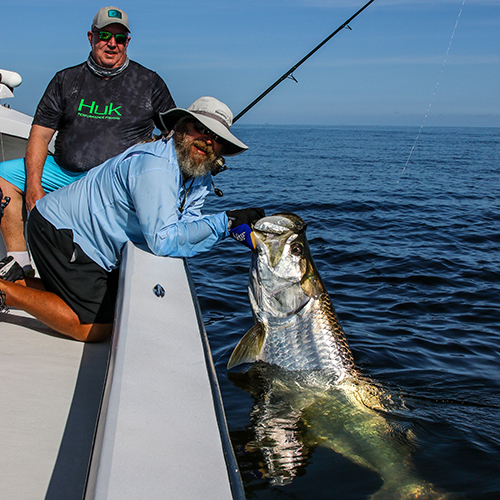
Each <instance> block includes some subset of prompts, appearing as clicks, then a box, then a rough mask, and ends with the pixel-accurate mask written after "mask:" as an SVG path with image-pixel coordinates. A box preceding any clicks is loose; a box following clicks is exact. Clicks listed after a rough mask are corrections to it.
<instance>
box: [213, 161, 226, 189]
mask: <svg viewBox="0 0 500 500" xmlns="http://www.w3.org/2000/svg"><path fill="white" fill-rule="evenodd" d="M224 170H227V165H226V160H225V159H224V158H223V157H222V156H221V157H220V158H217V160H216V161H215V166H214V167H213V168H212V176H215V175H217V174H220V173H221V172H224ZM212 186H213V188H214V193H215V195H216V196H218V197H219V198H222V197H223V196H224V193H223V192H222V191H221V190H220V189H219V188H216V187H215V184H214V181H212Z"/></svg>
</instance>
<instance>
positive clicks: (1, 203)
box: [0, 189, 10, 219]
mask: <svg viewBox="0 0 500 500" xmlns="http://www.w3.org/2000/svg"><path fill="white" fill-rule="evenodd" d="M9 202H10V197H9V196H6V197H5V198H4V197H3V192H2V190H1V189H0V219H1V218H2V217H3V211H4V210H5V207H6V206H7V205H8V204H9Z"/></svg>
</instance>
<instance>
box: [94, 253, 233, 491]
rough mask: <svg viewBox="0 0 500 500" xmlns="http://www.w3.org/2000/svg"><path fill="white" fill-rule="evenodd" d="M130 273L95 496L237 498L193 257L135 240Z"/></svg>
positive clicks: (126, 268)
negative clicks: (188, 264) (190, 276)
mask: <svg viewBox="0 0 500 500" xmlns="http://www.w3.org/2000/svg"><path fill="white" fill-rule="evenodd" d="M121 272H122V276H123V273H125V276H126V280H125V291H124V294H123V296H122V297H121V299H120V300H121V302H122V303H121V304H120V303H119V304H117V309H118V311H120V310H121V312H120V313H119V317H118V318H117V323H116V324H117V328H116V331H115V341H116V345H114V346H113V356H114V359H112V361H111V365H110V366H113V370H112V373H111V372H110V377H111V376H112V383H111V387H110V391H109V404H108V407H107V412H106V416H105V429H104V433H103V435H102V447H101V449H100V454H99V453H97V455H98V456H95V457H94V460H98V461H99V462H98V466H97V467H98V469H97V476H96V480H95V485H93V484H91V485H89V490H88V491H87V496H86V498H87V499H90V498H96V499H98V500H104V499H107V500H114V499H117V500H118V499H120V500H121V499H123V498H147V499H148V500H153V499H162V500H163V499H165V498H169V499H183V500H184V499H199V498H203V499H217V500H222V499H225V498H228V499H229V498H232V495H231V490H230V485H229V480H228V473H227V468H226V464H225V460H224V454H223V449H222V445H221V439H220V433H219V428H218V424H217V421H216V417H215V412H214V404H213V398H212V393H211V387H210V382H209V379H208V372H207V366H206V362H205V355H204V351H203V345H202V340H201V337H200V332H199V329H198V323H197V318H196V312H195V309H194V305H193V300H192V296H191V293H190V289H189V283H188V281H187V277H186V272H185V269H184V262H183V261H182V259H171V258H165V257H156V256H154V255H152V254H149V253H146V252H143V251H141V250H139V249H137V248H136V247H134V246H133V245H132V244H128V246H127V247H126V249H125V256H124V262H123V264H122V270H121ZM156 284H160V285H161V286H162V287H163V288H164V289H165V297H163V298H158V297H157V296H156V295H155V294H154V293H153V288H154V286H155V285H156ZM108 380H110V378H108ZM102 422H103V416H101V422H100V425H101V423H102ZM96 451H97V452H99V450H96ZM95 466H96V463H94V462H93V464H92V467H95ZM94 486H95V489H94ZM94 493H95V495H94Z"/></svg>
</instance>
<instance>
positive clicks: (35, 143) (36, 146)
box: [26, 136, 48, 186]
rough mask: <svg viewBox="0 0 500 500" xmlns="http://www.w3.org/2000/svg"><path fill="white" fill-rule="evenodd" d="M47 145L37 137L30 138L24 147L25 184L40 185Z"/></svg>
mask: <svg viewBox="0 0 500 500" xmlns="http://www.w3.org/2000/svg"><path fill="white" fill-rule="evenodd" d="M47 152H48V143H46V141H45V140H44V139H43V138H41V137H39V136H30V139H29V141H28V144H27V145H26V184H27V186H33V185H41V183H42V173H43V166H44V164H45V160H46V159H47Z"/></svg>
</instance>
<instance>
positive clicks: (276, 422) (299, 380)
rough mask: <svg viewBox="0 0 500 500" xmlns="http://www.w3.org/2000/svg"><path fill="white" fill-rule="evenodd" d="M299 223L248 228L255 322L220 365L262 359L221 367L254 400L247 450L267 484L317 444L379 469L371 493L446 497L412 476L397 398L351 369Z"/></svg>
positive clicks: (287, 477) (405, 499)
mask: <svg viewBox="0 0 500 500" xmlns="http://www.w3.org/2000/svg"><path fill="white" fill-rule="evenodd" d="M305 228H306V225H305V223H304V221H303V220H302V219H301V218H300V217H298V216H297V215H295V214H289V213H284V214H276V215H273V216H270V217H264V218H263V219H261V220H259V221H257V223H256V224H255V227H254V232H255V236H256V241H257V252H256V253H254V255H253V257H252V266H251V271H250V283H249V297H250V303H251V306H252V311H253V314H254V317H255V320H256V323H255V325H254V326H253V327H252V328H251V329H250V330H249V331H248V333H247V334H246V335H245V336H244V337H243V338H242V339H241V341H240V342H239V343H238V345H237V346H236V348H235V350H234V352H233V354H232V356H231V358H230V360H229V363H228V368H232V367H234V366H237V365H239V364H242V363H254V362H256V361H262V362H264V363H256V364H255V365H254V366H252V368H251V369H250V370H249V371H248V372H247V373H246V374H239V375H240V376H241V377H243V378H238V377H236V374H234V373H233V374H229V375H230V377H232V378H233V380H236V379H235V377H236V378H237V379H238V380H240V381H241V382H242V384H241V386H242V387H243V388H245V390H247V391H249V392H250V393H251V394H252V395H254V397H255V399H256V402H255V405H254V409H253V410H252V412H251V422H252V426H253V429H254V435H255V439H254V441H253V442H252V443H251V444H249V448H250V449H259V450H260V452H261V455H262V457H263V460H264V463H265V469H266V476H267V477H268V478H269V480H270V481H271V484H272V485H285V484H288V483H289V482H290V481H292V480H293V478H294V477H295V476H296V475H297V474H298V470H299V469H300V468H301V467H304V466H305V465H304V464H305V463H306V462H307V459H308V454H310V453H311V450H313V449H314V447H315V446H317V445H321V446H322V447H327V448H330V449H332V450H334V451H335V452H337V453H340V454H341V455H343V456H345V457H348V458H349V459H350V460H351V461H352V462H353V463H354V464H357V465H358V466H361V467H364V468H366V469H370V470H373V471H376V472H377V473H378V474H379V475H380V477H381V479H382V481H383V484H382V486H381V487H380V488H379V490H377V491H376V492H374V493H373V494H372V495H371V496H370V499H371V500H397V499H400V500H415V499H421V500H436V499H445V498H446V499H448V498H451V497H450V496H448V495H447V494H446V493H442V492H440V491H439V490H437V489H436V488H435V487H434V486H433V485H432V484H430V483H427V482H426V481H425V480H422V479H421V478H420V477H418V474H417V471H416V470H415V468H414V466H413V463H412V460H411V446H412V445H411V443H412V442H413V435H412V432H411V431H410V430H408V431H406V430H404V429H405V428H404V426H403V427H402V430H399V427H398V423H397V422H398V421H399V420H398V419H396V421H394V422H393V421H391V420H392V419H391V410H392V409H393V408H397V413H398V414H399V415H400V416H402V415H404V412H405V411H406V409H405V407H404V404H401V405H399V404H395V401H394V400H395V399H397V398H393V397H392V396H391V395H390V394H387V393H386V392H385V391H384V390H383V389H382V388H381V387H380V386H378V385H377V384H375V383H373V382H372V381H371V380H370V379H368V378H367V377H365V376H363V375H362V374H361V373H360V372H359V370H358V369H357V368H356V367H355V366H354V362H353V359H352V355H351V352H350V350H349V346H348V344H347V341H346V338H345V335H344V332H343V330H342V328H341V326H340V324H339V321H338V319H337V316H336V314H335V311H334V308H333V306H332V304H331V301H330V298H329V296H328V294H327V292H326V290H325V287H324V285H323V283H322V280H321V277H320V275H319V273H318V271H317V269H316V267H315V265H314V262H313V259H312V256H311V253H310V250H309V245H308V243H307V239H306V237H305ZM245 377H246V378H248V379H249V380H247V379H246V378H245ZM261 384H263V385H261ZM399 419H400V417H399ZM304 428H306V429H307V432H306V434H305V435H303V433H302V431H301V429H304Z"/></svg>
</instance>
